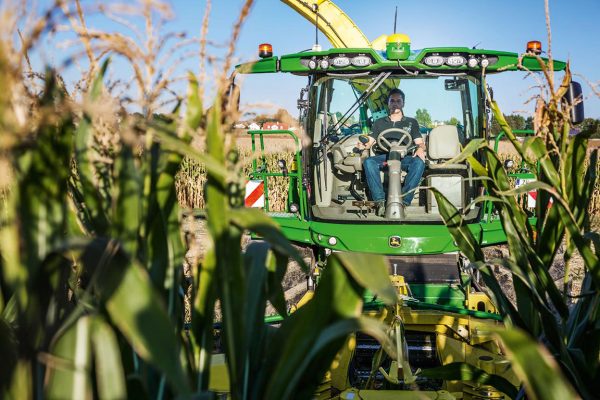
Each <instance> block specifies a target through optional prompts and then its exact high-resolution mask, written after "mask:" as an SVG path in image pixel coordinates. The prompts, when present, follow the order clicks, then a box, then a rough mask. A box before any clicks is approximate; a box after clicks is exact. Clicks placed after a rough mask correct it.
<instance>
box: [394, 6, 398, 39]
mask: <svg viewBox="0 0 600 400" xmlns="http://www.w3.org/2000/svg"><path fill="white" fill-rule="evenodd" d="M396 22H398V6H396V12H395V13H394V33H396Z"/></svg>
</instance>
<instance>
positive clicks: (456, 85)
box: [444, 79, 467, 91]
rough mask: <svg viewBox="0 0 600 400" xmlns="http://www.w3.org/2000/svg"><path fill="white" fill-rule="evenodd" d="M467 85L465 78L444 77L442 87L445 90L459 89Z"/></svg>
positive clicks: (463, 88)
mask: <svg viewBox="0 0 600 400" xmlns="http://www.w3.org/2000/svg"><path fill="white" fill-rule="evenodd" d="M466 87H467V80H466V79H446V80H445V81H444V88H445V89H446V90H450V91H455V90H458V91H461V90H465V88H466Z"/></svg>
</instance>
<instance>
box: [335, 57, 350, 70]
mask: <svg viewBox="0 0 600 400" xmlns="http://www.w3.org/2000/svg"><path fill="white" fill-rule="evenodd" d="M331 65H333V66H334V67H337V68H343V67H347V66H348V65H350V59H349V58H348V57H336V58H334V59H333V60H332V61H331Z"/></svg>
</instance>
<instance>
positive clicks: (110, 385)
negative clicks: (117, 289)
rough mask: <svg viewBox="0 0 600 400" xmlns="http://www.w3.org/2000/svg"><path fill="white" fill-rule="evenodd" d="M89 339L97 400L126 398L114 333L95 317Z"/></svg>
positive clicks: (119, 354)
mask: <svg viewBox="0 0 600 400" xmlns="http://www.w3.org/2000/svg"><path fill="white" fill-rule="evenodd" d="M91 339H92V346H93V350H94V360H95V366H96V382H97V386H98V394H99V398H100V399H103V400H104V399H115V400H117V399H124V398H126V397H127V392H126V386H125V373H124V371H123V365H122V361H121V352H120V351H119V344H118V343H117V337H116V335H115V332H114V331H113V330H112V328H111V327H110V326H109V325H108V324H107V323H106V321H104V319H103V318H101V317H96V318H94V320H93V322H92V333H91Z"/></svg>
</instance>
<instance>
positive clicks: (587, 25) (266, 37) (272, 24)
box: [36, 0, 600, 118]
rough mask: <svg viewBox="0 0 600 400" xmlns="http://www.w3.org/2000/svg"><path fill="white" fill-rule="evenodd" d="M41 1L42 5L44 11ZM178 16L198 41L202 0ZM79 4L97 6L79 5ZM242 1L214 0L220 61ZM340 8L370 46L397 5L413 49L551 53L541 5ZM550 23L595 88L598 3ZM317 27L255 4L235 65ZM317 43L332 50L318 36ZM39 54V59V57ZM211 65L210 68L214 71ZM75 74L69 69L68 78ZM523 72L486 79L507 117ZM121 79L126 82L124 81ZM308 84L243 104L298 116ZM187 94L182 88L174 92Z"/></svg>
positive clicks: (561, 0)
mask: <svg viewBox="0 0 600 400" xmlns="http://www.w3.org/2000/svg"><path fill="white" fill-rule="evenodd" d="M44 3H47V2H45V1H43V2H42V6H43V5H44ZM167 3H168V4H171V6H172V8H173V11H174V13H175V17H174V19H173V20H172V21H170V22H169V24H168V25H167V26H166V28H167V29H169V30H177V31H185V32H187V33H188V36H199V35H200V28H201V23H202V18H203V14H204V9H205V0H200V1H197V0H170V1H167ZM83 4H84V5H87V6H90V5H91V4H94V3H93V2H90V1H85V0H84V1H83ZM242 4H243V1H242V0H212V10H211V18H210V25H209V34H208V38H209V40H210V41H211V43H212V44H211V45H210V46H209V48H208V52H209V53H210V54H212V55H216V56H222V55H223V54H224V46H225V45H226V44H227V43H228V42H229V38H230V36H231V30H232V26H233V23H234V21H235V20H236V19H237V16H238V13H239V11H240V9H241V7H242ZM336 4H337V5H338V6H339V7H340V8H341V9H342V10H344V11H345V12H346V13H347V14H348V15H349V16H350V17H351V18H352V19H353V20H354V21H355V23H356V24H357V25H358V26H359V27H360V29H362V31H363V32H364V33H365V35H366V36H367V37H368V38H369V39H371V40H373V39H375V38H376V37H378V36H380V35H381V34H389V33H392V32H393V16H394V8H395V7H396V6H398V9H399V10H398V28H397V30H398V32H402V33H406V34H408V35H409V36H410V38H411V40H412V48H413V49H419V48H423V47H433V46H467V47H472V46H475V45H476V46H477V47H479V48H485V49H493V50H505V51H514V52H522V51H523V50H524V48H525V44H526V42H527V41H528V40H541V41H542V43H543V46H544V50H547V49H548V40H547V33H546V24H545V16H544V1H543V0H521V1H514V0H512V1H511V0H508V1H504V2H499V1H493V0H480V1H473V0H453V1H444V0H413V1H407V0H377V1H375V0H372V1H365V0H338V1H336ZM550 13H551V24H552V53H553V55H554V57H555V58H556V59H562V60H570V61H571V66H572V68H571V69H572V71H573V72H574V73H575V74H581V75H582V76H583V77H585V78H586V79H587V80H588V81H591V82H592V83H600V67H599V66H600V52H599V51H598V50H600V22H599V21H600V0H570V1H567V0H550ZM89 23H90V25H92V26H94V25H95V26H97V27H100V28H102V29H105V30H109V31H110V30H121V31H122V29H121V28H120V27H118V26H117V25H115V24H113V23H111V22H110V21H107V20H106V19H102V18H100V17H94V16H92V17H90V20H89ZM314 36H315V29H314V26H313V25H311V24H310V23H309V22H308V21H306V20H305V19H304V18H302V17H301V16H300V15H299V14H297V13H296V12H295V11H294V10H292V9H291V8H290V7H288V6H286V5H285V4H284V3H282V2H281V1H279V0H255V4H254V6H253V8H252V10H251V13H250V16H249V17H248V19H247V20H246V22H245V24H244V26H243V28H242V32H241V36H240V40H239V42H238V44H237V49H236V53H235V56H236V60H237V61H238V62H241V61H249V60H252V59H256V54H257V46H258V44H259V43H263V42H269V43H271V44H272V45H273V48H274V53H275V55H281V54H285V53H293V52H297V51H301V50H304V49H307V48H310V47H311V46H312V44H313V42H314ZM319 37H320V43H321V44H322V45H323V47H324V48H328V47H330V45H329V42H328V41H327V39H326V38H325V37H324V36H323V35H322V34H320V35H319ZM39 51H40V54H41V55H40V56H39V58H40V59H41V60H43V61H41V62H49V63H52V64H55V63H59V62H60V61H61V57H64V56H65V54H66V52H64V51H56V50H54V49H53V47H52V45H46V46H45V48H42V49H41V50H39ZM36 56H38V55H37V54H36ZM198 64H199V62H198V59H197V58H195V57H190V58H189V59H186V60H184V61H183V62H181V63H180V66H179V69H180V70H181V71H182V72H183V71H184V70H192V71H195V72H197V71H198ZM214 68H215V66H211V67H209V70H208V72H209V73H211V72H212V70H213V69H214ZM112 70H113V72H112V73H113V74H115V75H117V76H119V75H120V74H126V72H124V69H121V68H120V64H119V62H118V60H115V61H114V63H113V66H112ZM70 74H72V75H75V73H74V72H73V71H70V72H69V71H66V72H65V75H66V78H67V80H68V79H69V75H70ZM524 76H525V74H524V73H520V72H516V73H506V74H502V75H500V76H494V77H490V78H489V83H490V84H491V85H492V87H493V88H494V93H495V96H496V99H497V100H498V101H499V103H500V105H501V107H502V109H503V111H504V112H505V113H506V114H509V113H513V112H520V113H522V114H526V113H528V112H529V113H530V112H531V111H532V109H533V105H531V104H529V105H525V104H524V103H525V101H526V100H527V99H529V98H530V97H531V96H532V95H533V94H535V93H536V92H535V91H534V90H533V89H531V88H532V87H533V86H534V85H535V84H536V81H535V79H532V78H529V79H524ZM125 78H126V77H125ZM576 80H579V81H580V82H581V83H582V85H583V87H584V95H585V96H586V104H585V108H586V116H588V117H593V118H600V100H599V99H598V97H596V96H595V95H594V94H593V93H592V91H591V90H590V88H589V86H588V85H587V84H586V83H585V81H584V79H582V78H580V77H576ZM305 82H306V81H305V79H300V78H297V77H281V76H279V77H277V80H275V79H274V78H273V77H260V78H259V79H255V80H254V81H252V82H251V81H250V80H248V81H247V82H246V83H245V85H244V86H243V90H245V91H246V93H245V94H246V96H247V97H246V98H244V100H246V101H250V102H270V103H277V104H280V105H281V106H283V107H285V108H287V109H289V110H290V111H292V113H293V114H294V115H295V107H296V106H295V104H296V99H297V97H298V93H299V89H300V87H302V86H304V85H305ZM179 88H180V89H181V90H185V86H184V85H183V84H182V85H181V86H179Z"/></svg>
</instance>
